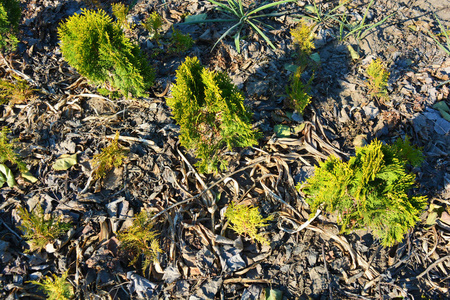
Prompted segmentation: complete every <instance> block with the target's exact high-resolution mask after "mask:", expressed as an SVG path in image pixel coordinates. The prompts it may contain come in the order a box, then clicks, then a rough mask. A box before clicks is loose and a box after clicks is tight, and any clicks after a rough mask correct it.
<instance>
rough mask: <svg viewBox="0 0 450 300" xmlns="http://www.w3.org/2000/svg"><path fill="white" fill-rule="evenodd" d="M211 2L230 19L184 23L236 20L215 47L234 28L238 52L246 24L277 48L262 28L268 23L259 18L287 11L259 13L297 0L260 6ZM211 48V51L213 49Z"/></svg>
mask: <svg viewBox="0 0 450 300" xmlns="http://www.w3.org/2000/svg"><path fill="white" fill-rule="evenodd" d="M208 1H209V2H211V3H213V4H215V5H217V6H218V10H220V11H222V12H224V13H225V14H226V15H228V16H229V17H230V18H228V19H213V20H197V21H192V22H189V21H188V22H185V23H184V24H195V23H207V22H235V23H236V24H234V25H233V26H231V27H230V28H229V29H228V30H227V31H225V33H224V34H222V35H221V36H220V38H219V39H218V40H217V41H216V43H215V44H214V46H213V48H212V49H214V48H215V47H216V45H217V44H218V43H219V42H220V41H221V40H222V39H224V38H225V37H226V36H227V35H228V34H230V33H232V32H233V31H234V30H236V31H237V32H236V33H235V35H234V44H235V46H236V50H237V52H238V53H240V52H241V47H240V40H241V31H242V29H243V28H244V26H246V25H249V26H250V27H251V28H253V29H254V30H255V31H256V32H257V33H258V34H259V35H260V36H261V37H262V38H263V39H264V40H265V41H266V43H267V44H269V46H270V47H272V49H274V50H275V49H276V48H275V46H274V45H273V44H272V42H271V41H270V39H269V38H268V37H267V36H266V35H265V34H264V33H263V32H262V30H261V29H260V26H265V27H269V26H268V25H267V24H264V23H263V22H262V21H260V20H259V18H265V17H277V16H282V15H284V14H285V13H280V12H276V13H266V14H264V13H263V14H258V13H259V12H261V11H263V10H265V9H269V8H272V7H274V6H277V5H280V4H283V3H287V2H295V1H296V0H284V1H276V2H271V3H268V4H264V5H262V6H259V7H255V8H250V7H244V5H243V1H242V0H227V2H226V3H224V2H221V1H214V0H208ZM212 49H211V51H212Z"/></svg>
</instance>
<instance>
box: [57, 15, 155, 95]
mask: <svg viewBox="0 0 450 300" xmlns="http://www.w3.org/2000/svg"><path fill="white" fill-rule="evenodd" d="M58 35H59V37H60V39H61V52H62V53H63V56H64V58H65V59H66V60H67V62H68V63H69V64H70V65H71V66H72V67H74V68H75V69H76V70H77V71H78V72H79V73H80V74H81V75H83V76H85V77H86V78H88V79H89V80H91V81H92V82H94V83H97V84H106V83H108V84H110V85H111V86H112V87H114V88H116V89H118V90H120V91H121V93H122V94H123V95H125V96H128V94H131V95H133V96H145V95H146V91H147V90H148V89H149V88H150V87H151V86H152V84H153V80H154V71H153V69H152V68H151V67H150V65H149V64H148V63H147V60H146V58H145V57H144V55H143V54H142V53H141V51H140V49H139V47H138V46H137V45H136V44H135V43H133V42H132V41H131V40H130V39H128V38H127V37H126V36H125V34H124V32H123V30H122V28H121V25H120V22H113V21H112V19H111V17H109V16H108V15H107V14H106V13H105V12H104V11H103V10H99V11H92V10H86V9H83V10H82V13H81V14H75V15H73V16H71V17H69V18H68V19H67V20H66V21H65V22H62V23H61V24H60V25H59V28H58Z"/></svg>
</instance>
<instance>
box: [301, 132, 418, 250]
mask: <svg viewBox="0 0 450 300" xmlns="http://www.w3.org/2000/svg"><path fill="white" fill-rule="evenodd" d="M422 160H423V157H422V153H421V152H420V150H418V149H415V148H414V147H413V146H411V145H410V144H409V140H408V139H405V140H402V139H399V140H398V141H397V142H396V143H395V144H394V145H392V146H389V145H384V144H382V143H381V142H379V141H377V140H375V141H373V142H372V143H371V144H369V145H367V146H364V147H361V148H357V149H356V156H354V157H352V158H351V159H350V160H349V161H348V162H342V161H341V160H339V159H337V158H336V157H334V156H330V157H329V158H328V159H327V160H326V161H325V162H322V163H320V164H319V167H318V168H316V171H315V175H314V176H313V177H311V178H309V179H308V180H307V182H306V183H305V184H304V185H299V186H298V188H299V190H301V191H302V192H303V193H304V195H305V196H306V201H307V202H308V203H309V204H310V205H311V210H312V211H313V212H315V211H316V210H317V209H319V208H320V209H322V210H325V211H327V212H330V213H332V212H337V213H338V214H339V219H338V222H339V224H340V225H342V231H343V232H348V231H349V230H352V229H364V228H369V229H371V230H372V231H373V233H374V235H375V236H376V237H378V238H380V239H381V243H382V245H383V246H392V245H394V244H395V243H396V242H400V241H401V240H402V239H403V236H404V234H405V233H406V232H407V231H408V230H409V229H410V228H412V227H413V226H414V225H415V223H416V222H417V221H418V220H419V214H420V212H421V211H422V210H423V209H424V208H425V206H426V205H427V200H426V197H423V196H412V197H411V196H409V195H408V191H409V190H410V189H411V188H412V187H413V185H414V182H415V176H414V174H411V173H408V172H407V171H406V169H405V167H406V165H407V164H411V165H418V164H420V162H421V161H422Z"/></svg>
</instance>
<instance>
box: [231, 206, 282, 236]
mask: <svg viewBox="0 0 450 300" xmlns="http://www.w3.org/2000/svg"><path fill="white" fill-rule="evenodd" d="M225 217H226V218H227V219H228V221H230V223H231V228H232V229H233V230H234V231H235V232H236V233H237V234H239V235H243V236H247V237H249V238H251V239H252V240H254V241H257V242H259V243H261V244H265V245H269V244H270V243H269V241H268V240H267V238H265V237H264V236H263V235H262V234H260V233H258V229H259V228H262V227H266V226H268V225H269V224H268V223H267V222H269V221H271V220H272V219H273V217H272V216H269V217H267V218H263V217H262V216H261V214H260V213H259V210H258V208H257V207H251V206H247V205H239V204H234V203H233V202H232V203H231V204H230V205H229V206H228V207H227V211H226V212H225Z"/></svg>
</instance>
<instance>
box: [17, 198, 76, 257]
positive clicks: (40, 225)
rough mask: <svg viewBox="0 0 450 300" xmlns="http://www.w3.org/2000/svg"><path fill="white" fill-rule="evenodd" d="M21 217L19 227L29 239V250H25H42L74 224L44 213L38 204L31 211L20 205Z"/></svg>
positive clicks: (24, 236)
mask: <svg viewBox="0 0 450 300" xmlns="http://www.w3.org/2000/svg"><path fill="white" fill-rule="evenodd" d="M19 217H20V218H21V219H22V223H21V225H19V226H18V227H19V229H20V230H21V231H22V232H23V236H22V237H23V238H25V239H27V244H28V245H29V246H30V249H29V250H26V251H25V252H33V251H35V250H39V251H41V250H42V249H44V248H45V246H46V245H47V244H49V243H53V242H54V241H55V239H57V238H59V237H60V236H61V235H63V234H64V233H66V232H67V231H68V230H69V229H70V228H72V225H71V224H70V223H63V222H61V221H60V220H59V219H55V218H53V217H51V216H50V217H47V216H45V215H44V211H43V209H42V207H41V206H40V205H39V204H38V205H36V207H35V208H34V210H33V211H32V212H31V213H29V212H28V211H27V210H26V208H24V207H19Z"/></svg>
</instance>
